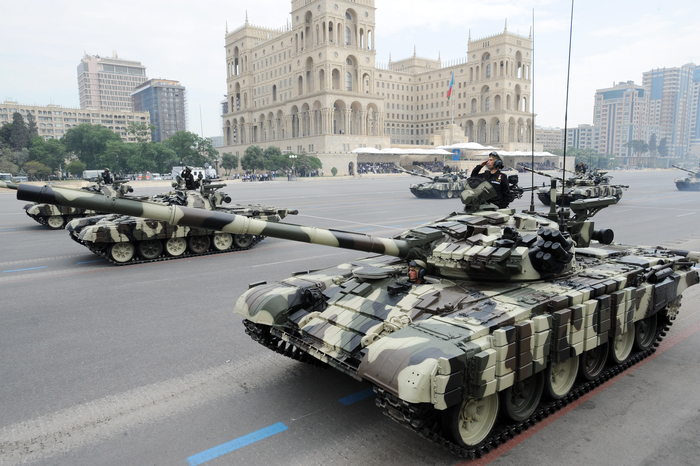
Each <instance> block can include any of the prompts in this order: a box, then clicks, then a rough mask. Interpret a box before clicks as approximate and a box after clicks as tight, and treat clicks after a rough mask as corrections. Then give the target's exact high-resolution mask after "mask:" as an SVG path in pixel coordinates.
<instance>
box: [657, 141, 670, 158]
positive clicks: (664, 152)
mask: <svg viewBox="0 0 700 466" xmlns="http://www.w3.org/2000/svg"><path fill="white" fill-rule="evenodd" d="M666 141H667V139H666V138H661V141H659V147H658V149H657V150H658V151H659V155H660V156H661V157H668V146H666Z"/></svg>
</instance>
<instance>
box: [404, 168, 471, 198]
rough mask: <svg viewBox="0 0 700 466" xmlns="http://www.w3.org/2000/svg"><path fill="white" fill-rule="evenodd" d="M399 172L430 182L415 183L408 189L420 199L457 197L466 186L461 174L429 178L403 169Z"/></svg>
mask: <svg viewBox="0 0 700 466" xmlns="http://www.w3.org/2000/svg"><path fill="white" fill-rule="evenodd" d="M400 170H401V171H402V172H404V173H408V174H409V175H412V176H419V177H421V178H427V179H429V180H430V181H427V182H425V183H415V184H412V185H410V186H409V187H408V189H410V190H411V193H412V194H413V195H414V196H416V197H418V198H421V199H426V198H428V199H451V198H453V197H459V193H461V192H462V191H463V190H464V188H465V187H466V186H467V176H466V175H465V174H464V173H462V172H456V173H449V172H447V173H443V174H441V175H438V176H429V175H424V174H420V173H414V172H410V171H408V170H406V169H403V168H401V169H400Z"/></svg>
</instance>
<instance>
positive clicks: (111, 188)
mask: <svg viewBox="0 0 700 466" xmlns="http://www.w3.org/2000/svg"><path fill="white" fill-rule="evenodd" d="M97 180H98V181H97V182H96V183H93V184H91V185H89V186H85V187H83V188H80V189H82V190H84V191H87V192H92V193H100V194H102V195H104V196H107V197H123V196H125V195H127V194H128V193H131V192H133V191H134V189H133V188H132V187H131V186H129V185H127V184H125V183H126V180H120V181H115V182H114V183H112V184H104V183H103V182H102V180H101V178H98V179H97ZM24 211H25V212H26V213H27V215H29V216H30V217H31V218H32V219H34V220H36V221H37V222H38V223H40V224H41V225H45V226H47V227H49V228H51V229H52V230H59V229H61V228H64V227H65V226H66V224H67V223H68V222H70V221H71V220H73V219H75V218H81V217H90V216H93V215H99V214H103V213H104V212H96V211H94V210H89V209H79V208H75V207H66V206H56V205H51V204H36V203H31V204H27V205H25V206H24Z"/></svg>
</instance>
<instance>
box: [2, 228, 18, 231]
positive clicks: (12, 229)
mask: <svg viewBox="0 0 700 466" xmlns="http://www.w3.org/2000/svg"><path fill="white" fill-rule="evenodd" d="M0 231H15V228H5V229H4V230H0Z"/></svg>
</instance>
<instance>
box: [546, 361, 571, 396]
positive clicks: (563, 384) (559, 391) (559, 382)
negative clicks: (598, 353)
mask: <svg viewBox="0 0 700 466" xmlns="http://www.w3.org/2000/svg"><path fill="white" fill-rule="evenodd" d="M577 373H578V358H576V357H573V358H569V359H567V360H566V361H564V362H550V363H549V365H548V366H547V370H546V374H545V382H544V388H545V390H546V393H547V396H549V397H550V398H553V399H555V400H561V399H562V398H564V397H565V396H566V395H568V394H569V392H570V391H571V388H572V387H573V386H574V382H576V374H577Z"/></svg>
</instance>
